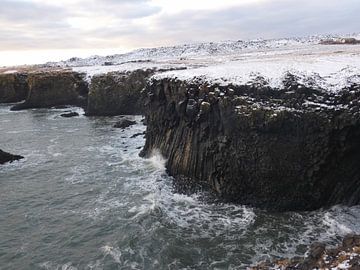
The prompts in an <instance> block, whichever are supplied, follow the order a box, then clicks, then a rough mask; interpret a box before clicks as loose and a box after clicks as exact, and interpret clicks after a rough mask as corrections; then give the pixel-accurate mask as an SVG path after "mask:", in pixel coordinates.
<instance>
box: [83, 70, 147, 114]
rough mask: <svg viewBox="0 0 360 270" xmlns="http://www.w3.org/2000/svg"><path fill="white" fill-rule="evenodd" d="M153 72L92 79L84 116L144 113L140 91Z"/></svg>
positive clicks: (110, 74)
mask: <svg viewBox="0 0 360 270" xmlns="http://www.w3.org/2000/svg"><path fill="white" fill-rule="evenodd" d="M153 73H154V70H151V69H148V70H142V69H138V70H135V71H127V72H109V73H106V74H101V75H96V76H94V77H93V78H92V80H91V84H90V91H89V97H88V106H87V110H86V115H89V116H90V115H101V116H112V115H122V114H128V115H137V114H142V113H143V112H144V106H143V103H142V99H141V97H142V95H141V91H142V90H143V89H144V87H145V85H146V82H147V79H148V78H149V76H150V75H152V74H153Z"/></svg>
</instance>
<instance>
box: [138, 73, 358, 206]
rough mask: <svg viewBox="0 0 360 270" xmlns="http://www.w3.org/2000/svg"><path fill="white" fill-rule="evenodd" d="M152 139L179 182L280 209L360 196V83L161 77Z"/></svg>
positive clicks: (154, 89) (153, 85)
mask: <svg viewBox="0 0 360 270" xmlns="http://www.w3.org/2000/svg"><path fill="white" fill-rule="evenodd" d="M146 93H147V106H146V122H147V125H148V128H147V132H146V145H145V147H144V149H143V151H142V153H141V155H142V156H149V155H151V153H152V152H153V150H160V152H161V154H163V155H164V156H165V157H166V158H167V165H166V166H167V170H168V172H169V173H170V174H171V175H173V176H175V178H176V181H175V183H176V185H177V186H180V189H187V187H194V186H196V185H198V184H201V185H205V186H208V187H210V188H211V189H212V190H214V191H215V192H216V193H217V194H218V195H219V196H220V197H221V198H223V199H225V200H229V201H234V202H239V203H243V204H248V205H253V206H258V207H264V208H269V209H276V210H311V209H316V208H320V207H323V206H330V205H334V204H338V203H344V204H350V205H352V204H358V203H360V87H359V86H358V85H353V86H351V87H349V88H348V89H343V91H340V92H338V93H331V92H326V91H324V90H321V89H311V88H309V87H305V86H303V85H301V84H300V83H298V82H297V81H296V78H294V77H293V76H291V74H289V75H288V77H287V78H285V81H284V87H283V89H272V88H270V87H269V86H266V85H264V84H262V83H261V80H257V81H254V82H252V83H251V84H247V85H242V86H234V85H227V86H220V85H207V84H206V83H205V82H204V81H203V80H201V79H199V80H197V81H196V80H192V81H190V82H189V81H181V80H178V79H176V78H175V79H174V78H173V79H171V78H163V79H161V78H160V79H153V80H152V81H151V82H150V83H149V85H148V86H147V88H146Z"/></svg>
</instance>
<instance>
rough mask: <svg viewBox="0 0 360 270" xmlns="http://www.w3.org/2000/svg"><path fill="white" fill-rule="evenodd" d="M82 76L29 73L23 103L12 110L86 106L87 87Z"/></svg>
mask: <svg viewBox="0 0 360 270" xmlns="http://www.w3.org/2000/svg"><path fill="white" fill-rule="evenodd" d="M83 76H84V75H83V74H80V73H77V72H72V71H48V72H33V73H29V74H28V77H27V83H28V87H29V92H28V95H27V98H26V100H25V102H24V103H21V104H17V105H15V106H14V107H13V108H12V110H22V109H28V108H44V107H45V108H47V107H52V106H57V105H76V106H82V107H84V106H86V102H87V94H88V86H87V83H86V82H85V81H84V80H83Z"/></svg>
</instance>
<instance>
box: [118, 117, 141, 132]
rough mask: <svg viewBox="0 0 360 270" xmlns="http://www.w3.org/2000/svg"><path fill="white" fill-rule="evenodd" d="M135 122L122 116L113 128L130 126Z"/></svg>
mask: <svg viewBox="0 0 360 270" xmlns="http://www.w3.org/2000/svg"><path fill="white" fill-rule="evenodd" d="M135 124H136V121H132V120H129V119H126V118H123V119H121V120H120V121H119V122H117V123H116V124H115V125H114V128H122V129H124V128H127V127H130V126H133V125H135Z"/></svg>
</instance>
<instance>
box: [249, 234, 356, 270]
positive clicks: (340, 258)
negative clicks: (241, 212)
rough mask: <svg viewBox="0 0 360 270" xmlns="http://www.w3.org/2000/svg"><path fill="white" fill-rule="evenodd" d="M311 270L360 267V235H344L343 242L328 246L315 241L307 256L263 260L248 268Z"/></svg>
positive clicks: (256, 269)
mask: <svg viewBox="0 0 360 270" xmlns="http://www.w3.org/2000/svg"><path fill="white" fill-rule="evenodd" d="M270 269H272V270H310V269H328V270H330V269H349V270H358V269H360V235H355V234H350V235H347V236H345V237H344V239H343V241H342V244H341V245H339V246H338V247H335V248H326V245H325V244H324V243H313V244H312V245H311V246H310V248H309V251H308V254H307V256H305V257H303V258H301V257H295V258H292V259H279V260H275V261H273V262H269V261H266V262H261V263H259V264H258V265H256V266H252V267H249V268H248V270H270Z"/></svg>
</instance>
